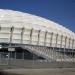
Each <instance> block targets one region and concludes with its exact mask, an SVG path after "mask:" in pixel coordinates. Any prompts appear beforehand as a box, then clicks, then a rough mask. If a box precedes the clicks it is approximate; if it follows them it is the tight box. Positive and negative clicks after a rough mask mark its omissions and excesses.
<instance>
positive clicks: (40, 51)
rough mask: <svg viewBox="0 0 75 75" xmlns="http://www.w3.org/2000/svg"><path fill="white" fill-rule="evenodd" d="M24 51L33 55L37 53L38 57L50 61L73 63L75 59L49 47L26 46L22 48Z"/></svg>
mask: <svg viewBox="0 0 75 75" xmlns="http://www.w3.org/2000/svg"><path fill="white" fill-rule="evenodd" d="M22 48H23V49H27V50H29V51H30V52H32V53H35V54H36V55H38V56H41V57H43V58H45V59H46V60H48V61H59V62H60V61H72V60H73V59H72V58H71V57H69V56H67V55H64V53H60V52H57V51H56V50H54V49H50V48H48V47H42V46H28V45H25V46H23V47H22Z"/></svg>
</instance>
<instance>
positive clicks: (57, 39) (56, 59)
mask: <svg viewBox="0 0 75 75" xmlns="http://www.w3.org/2000/svg"><path fill="white" fill-rule="evenodd" d="M57 42H58V34H56V43H55V47H56V48H57ZM55 57H56V60H57V54H56V53H55Z"/></svg>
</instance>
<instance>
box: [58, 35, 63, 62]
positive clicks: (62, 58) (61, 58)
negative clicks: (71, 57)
mask: <svg viewBox="0 0 75 75" xmlns="http://www.w3.org/2000/svg"><path fill="white" fill-rule="evenodd" d="M62 41H63V35H61V42H60V48H59V52H60V49H62ZM62 61H63V57H62V56H61V62H62Z"/></svg>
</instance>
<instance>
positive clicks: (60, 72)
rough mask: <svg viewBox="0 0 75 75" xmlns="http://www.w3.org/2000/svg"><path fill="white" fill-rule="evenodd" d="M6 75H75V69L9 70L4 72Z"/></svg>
mask: <svg viewBox="0 0 75 75" xmlns="http://www.w3.org/2000/svg"><path fill="white" fill-rule="evenodd" d="M3 72H4V73H9V74H6V75H75V68H53V69H51V68H50V69H23V68H22V69H8V70H3Z"/></svg>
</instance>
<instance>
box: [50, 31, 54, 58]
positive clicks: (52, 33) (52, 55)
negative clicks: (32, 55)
mask: <svg viewBox="0 0 75 75" xmlns="http://www.w3.org/2000/svg"><path fill="white" fill-rule="evenodd" d="M50 35H51V38H50V51H51V53H52V54H51V56H52V58H53V51H52V50H51V49H52V39H53V32H52V33H50Z"/></svg>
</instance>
